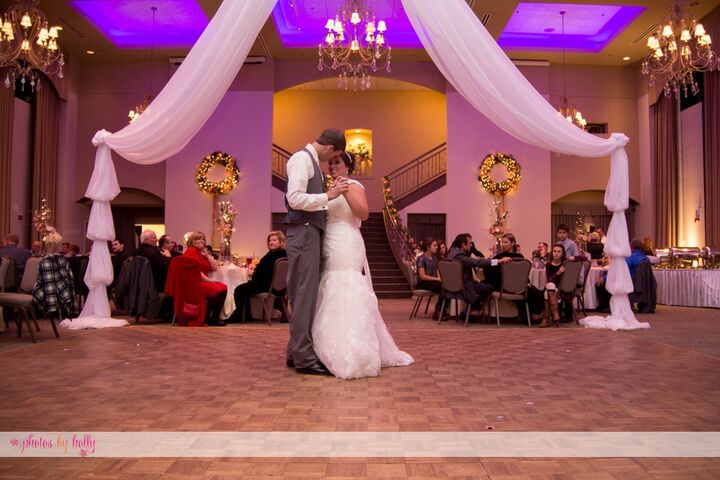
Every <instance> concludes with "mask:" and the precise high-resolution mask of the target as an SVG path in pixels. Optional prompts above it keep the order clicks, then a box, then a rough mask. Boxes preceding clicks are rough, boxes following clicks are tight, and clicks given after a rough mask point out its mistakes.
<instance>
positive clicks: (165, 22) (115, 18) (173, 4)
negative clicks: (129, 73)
mask: <svg viewBox="0 0 720 480" xmlns="http://www.w3.org/2000/svg"><path fill="white" fill-rule="evenodd" d="M70 3H71V5H72V6H73V7H74V8H75V9H76V10H77V11H78V12H80V13H81V14H82V15H84V16H85V17H86V18H87V19H88V20H89V21H90V22H91V23H92V24H93V25H95V27H96V28H97V29H98V30H100V31H101V32H102V33H103V34H104V35H105V36H106V37H107V38H108V39H109V40H110V41H111V42H112V43H113V44H114V45H115V46H116V47H120V48H148V47H150V46H151V45H152V44H154V45H155V47H157V48H183V47H191V46H192V45H194V44H195V42H196V41H197V39H198V38H199V37H200V35H201V34H202V32H203V30H205V27H206V26H207V24H208V22H209V20H208V18H207V16H206V15H205V13H204V12H203V11H202V9H201V8H200V5H198V3H197V1H196V0H72V1H71V2H70ZM150 7H157V11H156V12H155V29H154V31H153V20H152V10H151V9H150Z"/></svg>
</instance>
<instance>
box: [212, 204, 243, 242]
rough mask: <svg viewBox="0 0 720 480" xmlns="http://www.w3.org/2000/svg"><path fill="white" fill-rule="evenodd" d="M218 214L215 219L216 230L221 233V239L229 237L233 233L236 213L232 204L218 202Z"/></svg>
mask: <svg viewBox="0 0 720 480" xmlns="http://www.w3.org/2000/svg"><path fill="white" fill-rule="evenodd" d="M218 208H219V210H220V213H219V214H218V217H217V218H216V219H215V223H216V224H217V229H218V230H219V231H220V233H222V235H223V237H229V236H231V235H232V234H233V232H235V226H234V225H235V217H236V216H237V214H238V212H237V210H235V207H234V206H233V204H232V202H229V201H227V202H218Z"/></svg>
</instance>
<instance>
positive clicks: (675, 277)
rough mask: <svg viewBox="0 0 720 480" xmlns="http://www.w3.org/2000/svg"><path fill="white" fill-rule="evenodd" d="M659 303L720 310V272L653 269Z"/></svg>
mask: <svg viewBox="0 0 720 480" xmlns="http://www.w3.org/2000/svg"><path fill="white" fill-rule="evenodd" d="M653 274H654V275H655V280H656V281H657V303H662V304H663V305H679V306H683V307H712V308H720V270H695V269H684V270H681V269H678V270H672V269H653Z"/></svg>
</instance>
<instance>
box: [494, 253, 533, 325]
mask: <svg viewBox="0 0 720 480" xmlns="http://www.w3.org/2000/svg"><path fill="white" fill-rule="evenodd" d="M531 269H532V263H531V262H530V260H525V259H517V260H513V261H512V262H508V263H503V264H502V265H500V271H501V274H502V283H501V284H500V291H496V292H493V293H492V299H493V300H494V301H495V318H496V320H497V326H498V328H500V309H499V305H498V302H499V301H500V300H510V301H512V302H523V303H524V304H525V314H526V315H527V321H528V327H532V324H531V323H530V308H529V307H528V279H529V278H530V270H531ZM519 316H520V311H518V317H519Z"/></svg>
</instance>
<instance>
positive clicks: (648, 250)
mask: <svg viewBox="0 0 720 480" xmlns="http://www.w3.org/2000/svg"><path fill="white" fill-rule="evenodd" d="M642 252H643V253H644V254H645V255H647V256H654V255H655V245H654V244H653V239H652V238H650V237H645V238H643V240H642Z"/></svg>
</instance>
